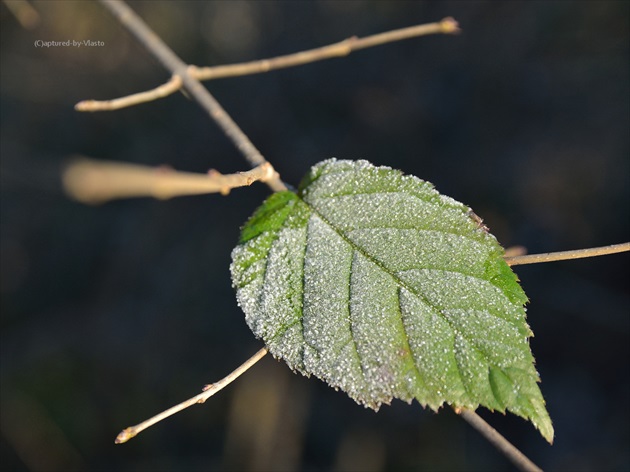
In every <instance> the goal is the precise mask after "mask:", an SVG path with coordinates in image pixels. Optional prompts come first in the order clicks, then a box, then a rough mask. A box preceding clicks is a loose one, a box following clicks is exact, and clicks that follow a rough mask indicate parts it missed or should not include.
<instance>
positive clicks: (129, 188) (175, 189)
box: [62, 158, 276, 204]
mask: <svg viewBox="0 0 630 472" xmlns="http://www.w3.org/2000/svg"><path fill="white" fill-rule="evenodd" d="M274 176H276V172H275V171H274V169H273V167H272V166H271V164H270V163H268V162H266V163H264V164H261V165H259V166H258V167H254V168H253V169H251V170H249V171H247V172H239V173H237V174H229V175H223V174H220V173H219V172H217V171H215V170H210V171H209V172H208V173H207V174H196V173H192V172H179V171H175V170H173V169H171V168H170V167H166V166H162V167H149V166H143V165H138V164H128V163H122V162H111V161H97V160H93V159H87V158H80V159H76V160H74V161H73V162H71V163H70V164H69V165H68V166H67V167H66V169H65V170H64V172H63V177H62V179H63V185H64V189H65V191H66V193H67V194H68V195H69V196H70V197H72V198H74V199H75V200H78V201H80V202H82V203H88V204H99V203H104V202H106V201H108V200H112V199H116V198H128V197H154V198H158V199H162V200H164V199H168V198H172V197H179V196H184V195H201V194H206V193H221V194H222V195H227V194H228V193H229V192H230V189H233V188H236V187H244V186H246V185H251V184H252V183H253V182H255V181H257V180H260V181H261V182H266V181H268V180H269V179H271V178H274Z"/></svg>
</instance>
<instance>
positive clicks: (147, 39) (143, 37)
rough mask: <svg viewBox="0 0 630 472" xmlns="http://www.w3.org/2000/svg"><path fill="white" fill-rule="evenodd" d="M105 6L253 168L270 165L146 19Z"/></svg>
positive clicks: (106, 2) (116, 0) (111, 2)
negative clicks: (266, 163)
mask: <svg viewBox="0 0 630 472" xmlns="http://www.w3.org/2000/svg"><path fill="white" fill-rule="evenodd" d="M101 3H102V5H103V6H104V7H105V8H107V10H109V11H110V13H112V14H113V15H114V17H116V19H118V21H119V22H120V23H121V24H122V25H123V26H124V27H125V28H127V29H128V30H129V31H130V32H131V33H132V34H133V35H134V36H135V37H136V39H137V40H138V41H140V43H142V44H143V45H144V46H145V47H146V48H147V49H148V50H149V52H150V53H151V54H153V55H154V56H155V57H156V58H157V59H158V60H159V61H160V62H161V63H162V65H163V66H164V67H165V68H166V69H168V70H169V71H170V72H171V73H172V74H173V75H177V76H179V77H180V78H181V81H182V84H183V87H184V89H186V91H187V92H188V93H189V94H190V95H191V96H192V97H193V98H194V99H195V100H196V101H197V103H199V105H201V107H202V108H203V109H204V110H206V111H207V112H208V114H209V115H210V117H211V118H212V119H213V120H214V121H215V123H216V124H217V125H219V127H220V128H221V129H222V130H223V132H224V133H225V135H226V136H227V137H228V138H230V140H231V141H232V142H233V143H234V145H235V146H236V148H237V149H238V150H239V151H240V152H241V154H242V155H243V156H244V157H245V159H246V160H247V161H248V162H249V163H250V164H251V166H252V167H255V166H258V165H260V164H263V163H265V162H267V160H266V159H265V158H264V157H263V155H262V154H261V153H260V151H259V150H258V149H256V146H254V144H253V143H252V142H251V141H250V139H249V138H248V137H247V135H246V134H245V133H243V131H242V130H241V128H239V126H238V125H237V124H236V123H235V122H234V120H233V119H232V118H231V117H230V115H228V113H227V112H226V111H225V110H224V109H223V107H222V106H221V105H220V104H219V102H217V100H216V99H215V98H214V97H213V96H212V95H211V94H210V92H208V90H206V88H205V87H204V86H203V85H201V82H199V81H198V80H197V79H196V78H195V77H193V76H192V75H191V74H190V73H189V67H188V65H187V64H185V63H184V62H183V61H182V60H181V59H180V58H179V57H177V55H176V54H175V53H174V52H173V51H172V50H171V48H169V47H168V46H167V45H166V43H164V41H162V39H161V38H160V37H159V36H158V35H156V34H155V33H154V32H153V30H151V28H149V27H148V26H147V24H146V23H145V22H144V21H143V20H142V18H140V17H139V16H138V15H137V14H136V13H135V12H134V11H133V10H132V9H131V8H129V7H128V6H127V4H125V3H124V2H122V1H120V0H101ZM267 185H269V187H270V188H271V189H272V190H273V191H279V190H286V188H287V187H286V185H284V183H282V181H281V180H280V179H279V178H278V177H275V178H273V179H270V180H269V181H267Z"/></svg>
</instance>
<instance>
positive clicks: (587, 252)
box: [505, 243, 630, 266]
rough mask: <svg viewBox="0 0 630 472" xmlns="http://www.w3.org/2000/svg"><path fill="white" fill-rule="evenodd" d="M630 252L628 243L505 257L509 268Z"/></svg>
mask: <svg viewBox="0 0 630 472" xmlns="http://www.w3.org/2000/svg"><path fill="white" fill-rule="evenodd" d="M626 251H630V243H621V244H612V245H610V246H602V247H592V248H589V249H575V250H573V251H560V252H546V253H542V254H530V255H527V256H512V257H505V261H506V262H507V263H508V265H510V266H514V265H522V264H536V263H539V262H553V261H564V260H568V259H582V258H584V257H595V256H605V255H607V254H616V253H618V252H626Z"/></svg>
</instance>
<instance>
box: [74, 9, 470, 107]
mask: <svg viewBox="0 0 630 472" xmlns="http://www.w3.org/2000/svg"><path fill="white" fill-rule="evenodd" d="M457 32H459V26H458V24H457V22H456V21H455V20H454V19H453V18H444V19H443V20H442V21H440V22H437V23H428V24H424V25H416V26H410V27H408V28H401V29H397V30H392V31H387V32H385V33H380V34H374V35H371V36H366V37H365V38H357V37H352V38H348V39H345V40H344V41H341V42H338V43H335V44H330V45H328V46H323V47H320V48H316V49H309V50H307V51H301V52H297V53H294V54H287V55H285V56H278V57H274V58H271V59H261V60H258V61H251V62H243V63H240V64H229V65H222V66H215V67H195V66H190V67H189V69H188V72H189V74H190V75H191V76H193V77H195V78H196V79H198V80H212V79H220V78H224V77H237V76H242V75H250V74H260V73H263V72H269V71H271V70H276V69H284V68H287V67H295V66H300V65H303V64H308V63H311V62H316V61H321V60H324V59H331V58H334V57H343V56H347V55H348V54H350V53H351V52H353V51H357V50H359V49H365V48H369V47H374V46H379V45H381V44H386V43H390V42H394V41H401V40H403V39H409V38H414V37H418V36H426V35H429V34H440V33H443V34H453V33H457ZM181 86H182V82H181V80H180V79H179V77H178V76H176V75H174V76H173V77H172V78H171V79H170V80H169V81H168V82H166V83H165V84H163V85H160V86H159V87H157V88H155V89H153V90H147V91H146V92H141V93H136V94H133V95H129V96H126V97H121V98H116V99H113V100H84V101H82V102H79V103H77V104H76V105H75V109H76V110H78V111H105V110H118V109H120V108H124V107H129V106H133V105H138V104H140V103H145V102H150V101H153V100H157V99H158V98H162V97H166V96H168V95H170V94H172V93H175V92H176V91H177V90H179V89H180V88H181Z"/></svg>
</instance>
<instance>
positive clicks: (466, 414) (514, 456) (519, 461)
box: [455, 408, 542, 472]
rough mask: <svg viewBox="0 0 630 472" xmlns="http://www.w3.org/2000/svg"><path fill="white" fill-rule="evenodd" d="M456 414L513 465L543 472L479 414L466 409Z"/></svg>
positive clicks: (535, 471) (530, 470)
mask: <svg viewBox="0 0 630 472" xmlns="http://www.w3.org/2000/svg"><path fill="white" fill-rule="evenodd" d="M455 413H457V414H458V415H459V416H461V417H462V418H463V419H465V420H466V422H467V423H468V424H470V425H471V426H472V427H473V428H475V429H476V430H477V431H479V432H480V433H481V435H482V436H483V437H485V438H486V439H487V440H488V442H490V443H491V444H492V445H493V446H494V447H496V448H497V449H498V450H499V451H501V452H502V453H503V454H504V455H505V457H507V458H508V459H510V461H512V463H513V464H514V465H515V466H516V467H518V468H519V469H520V470H523V471H525V472H542V469H541V468H540V467H538V466H537V465H536V464H534V463H533V462H532V461H531V460H529V458H528V457H527V456H525V455H524V454H523V453H522V452H521V451H519V450H518V449H517V448H516V447H514V445H513V444H512V443H511V442H510V441H508V440H507V439H505V438H504V437H503V436H502V435H501V433H499V432H498V431H497V430H496V429H494V428H493V427H492V426H490V425H489V424H488V423H486V421H485V420H484V419H483V418H482V417H481V416H479V415H478V414H477V413H475V412H474V411H472V410H467V409H465V408H456V409H455Z"/></svg>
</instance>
